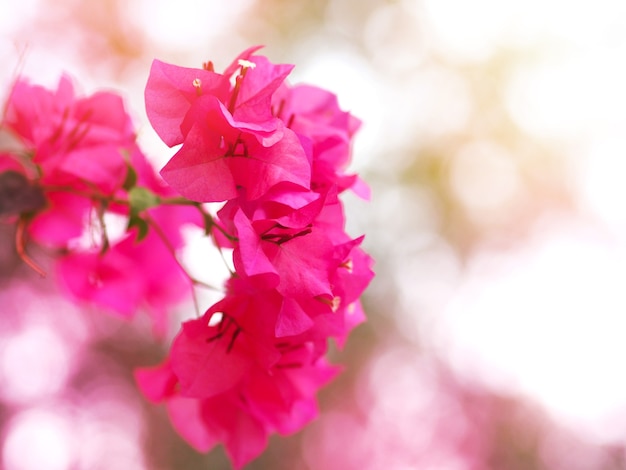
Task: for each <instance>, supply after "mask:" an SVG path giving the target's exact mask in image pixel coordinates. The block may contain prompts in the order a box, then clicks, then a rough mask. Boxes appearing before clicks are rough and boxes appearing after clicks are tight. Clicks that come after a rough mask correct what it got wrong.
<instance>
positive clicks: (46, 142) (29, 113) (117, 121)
mask: <svg viewBox="0 0 626 470" xmlns="http://www.w3.org/2000/svg"><path fill="white" fill-rule="evenodd" d="M5 124H6V126H7V127H8V128H9V129H11V130H12V131H13V132H15V133H16V134H17V136H19V137H20V138H21V139H23V142H24V144H25V145H26V147H27V148H29V149H30V150H32V152H33V161H34V163H36V164H37V165H39V167H40V169H41V175H42V176H41V181H42V182H44V183H46V184H49V185H60V184H62V185H68V184H69V185H75V184H78V185H80V183H81V182H84V181H88V182H89V184H90V185H95V186H97V187H98V188H99V189H100V190H101V191H103V192H105V193H107V194H110V193H111V192H112V191H114V190H115V189H116V188H118V187H119V186H120V185H121V184H122V182H123V181H124V178H125V175H126V162H125V153H124V152H125V151H126V150H125V149H130V148H131V147H132V146H133V144H134V140H135V133H134V130H133V126H132V123H131V120H130V118H129V116H128V114H127V113H126V111H125V109H124V104H123V102H122V99H121V97H120V96H118V95H116V94H114V93H109V92H98V93H95V94H93V95H91V96H88V97H84V98H79V97H76V96H75V94H74V88H73V86H72V83H71V81H70V79H69V78H68V77H66V76H64V77H62V78H61V80H60V81H59V84H58V87H57V89H56V90H54V91H51V90H47V89H45V88H43V87H40V86H38V85H30V84H29V83H27V82H26V81H23V80H20V81H18V82H17V83H16V84H15V86H14V88H13V90H12V93H11V95H10V97H9V101H8V103H7V112H6V116H5Z"/></svg>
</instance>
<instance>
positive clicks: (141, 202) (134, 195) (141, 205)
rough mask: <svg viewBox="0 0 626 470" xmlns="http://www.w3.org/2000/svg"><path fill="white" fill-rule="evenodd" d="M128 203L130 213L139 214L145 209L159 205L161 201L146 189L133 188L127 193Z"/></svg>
mask: <svg viewBox="0 0 626 470" xmlns="http://www.w3.org/2000/svg"><path fill="white" fill-rule="evenodd" d="M128 202H129V203H130V211H131V213H133V212H134V213H135V214H139V213H140V212H143V211H145V210H146V209H150V208H151V207H156V206H158V205H159V204H160V203H161V199H160V198H159V196H158V195H157V194H154V193H153V192H152V191H150V190H149V189H148V188H143V187H140V186H135V187H133V188H131V190H130V191H128Z"/></svg>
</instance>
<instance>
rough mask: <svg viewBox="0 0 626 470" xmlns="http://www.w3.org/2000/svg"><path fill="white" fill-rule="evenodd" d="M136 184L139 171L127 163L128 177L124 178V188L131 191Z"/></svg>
mask: <svg viewBox="0 0 626 470" xmlns="http://www.w3.org/2000/svg"><path fill="white" fill-rule="evenodd" d="M136 184H137V172H136V171H135V169H134V168H133V167H132V166H131V165H130V164H129V163H126V178H125V179H124V183H123V184H122V188H124V189H125V190H126V191H128V192H130V190H131V189H133V188H134V187H135V185H136Z"/></svg>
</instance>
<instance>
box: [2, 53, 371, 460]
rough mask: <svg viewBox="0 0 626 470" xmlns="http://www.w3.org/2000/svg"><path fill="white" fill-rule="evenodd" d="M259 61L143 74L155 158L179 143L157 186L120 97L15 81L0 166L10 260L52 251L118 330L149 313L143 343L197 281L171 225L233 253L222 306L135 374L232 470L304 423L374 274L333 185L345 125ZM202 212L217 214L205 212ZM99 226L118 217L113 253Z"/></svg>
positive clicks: (346, 147) (183, 428)
mask: <svg viewBox="0 0 626 470" xmlns="http://www.w3.org/2000/svg"><path fill="white" fill-rule="evenodd" d="M258 49H259V48H258V47H254V48H250V49H248V50H246V51H244V52H243V53H242V54H240V55H239V57H237V58H236V59H235V60H234V61H233V62H232V64H231V65H229V66H228V67H227V68H226V70H225V71H224V72H223V73H217V72H215V70H214V67H213V64H212V63H211V62H208V63H206V64H204V66H203V68H201V69H196V68H184V67H179V66H175V65H170V64H166V63H163V62H160V61H157V60H155V61H154V63H153V65H152V68H151V71H150V76H149V79H148V83H147V86H146V91H145V99H146V109H147V114H148V118H149V120H150V123H151V124H152V126H153V127H154V129H155V130H156V132H157V134H158V135H159V136H160V137H161V139H162V140H163V141H164V142H165V143H166V144H167V145H168V146H170V147H173V146H179V145H180V148H179V149H178V151H177V152H176V154H175V155H174V156H173V157H172V158H171V159H170V161H169V162H168V163H167V164H166V165H165V167H164V168H163V169H162V170H161V176H162V178H163V180H164V181H165V183H167V184H163V182H162V181H161V180H160V179H159V178H158V177H157V175H156V174H155V173H154V171H153V170H152V168H151V167H150V165H149V164H148V162H147V160H146V158H145V157H144V156H143V154H142V153H141V151H140V150H139V148H138V147H137V145H136V143H135V135H134V131H133V128H132V124H131V121H130V119H129V117H128V115H127V113H126V112H125V110H124V108H123V104H122V102H121V100H120V98H119V97H118V96H117V95H114V94H112V93H97V94H95V95H93V96H91V97H88V98H76V97H75V96H74V93H73V90H72V86H71V84H70V82H69V80H68V79H66V78H63V79H62V80H61V82H60V84H59V87H58V89H57V90H56V91H48V90H45V89H43V88H41V87H38V86H32V85H30V84H28V83H27V82H22V81H20V82H18V83H17V84H16V86H15V87H14V90H13V93H12V94H11V97H10V99H9V102H8V105H7V111H6V116H5V118H4V122H3V127H5V128H6V129H8V130H10V131H12V133H13V134H14V136H15V137H16V139H17V140H18V141H19V143H20V145H19V147H20V151H11V152H5V153H3V154H0V216H3V217H5V218H9V219H12V220H15V221H17V224H18V226H19V227H20V229H19V230H18V231H17V247H18V252H19V253H20V255H21V256H22V258H23V259H24V260H25V261H26V262H28V263H29V264H30V265H31V266H33V267H34V268H35V269H40V268H38V266H37V265H36V263H35V262H34V261H33V260H32V259H31V258H30V257H29V256H28V255H27V254H26V251H25V249H24V243H25V240H26V238H27V237H30V238H32V239H34V240H35V241H37V242H39V243H41V244H44V245H48V246H53V247H55V248H57V249H58V253H59V258H58V261H57V273H58V276H59V278H60V279H61V280H62V282H63V283H64V285H65V286H67V288H68V290H69V292H71V293H72V294H73V295H74V296H75V297H77V298H79V299H82V300H88V301H91V302H95V303H98V304H100V305H102V306H105V307H108V308H109V309H112V310H114V311H117V312H119V313H121V314H123V315H127V316H129V315H131V314H133V313H134V312H135V311H136V310H137V309H138V308H139V307H145V308H146V309H147V310H148V311H149V312H150V313H151V314H152V317H153V319H154V325H155V332H156V333H157V334H163V333H164V332H165V330H166V325H167V322H166V320H167V316H166V313H167V311H168V309H169V307H170V306H171V305H173V304H174V303H175V302H177V301H179V300H181V299H182V298H183V297H185V293H189V292H190V291H191V290H192V288H193V287H194V285H195V284H196V283H197V281H195V280H194V279H193V278H191V277H190V276H189V275H188V274H187V273H186V271H185V270H184V268H183V267H182V266H181V264H180V263H179V261H178V259H177V253H178V252H179V250H180V249H182V248H183V245H184V239H183V237H182V236H181V232H180V230H181V227H182V226H183V225H184V224H195V225H197V226H200V227H202V228H203V229H204V231H205V233H206V235H207V237H210V238H211V239H212V240H213V242H214V243H215V245H216V247H217V249H220V250H224V251H228V252H231V251H232V263H231V265H232V267H231V268H230V269H231V276H230V278H229V279H227V281H226V282H225V286H224V297H223V298H222V299H221V300H220V301H218V302H217V303H216V304H215V305H213V306H211V307H209V308H208V310H207V311H206V312H205V313H204V314H203V315H201V316H198V318H195V319H193V320H190V321H187V322H185V323H184V324H183V325H182V328H181V331H180V332H179V333H178V334H177V336H176V337H175V339H174V341H173V343H172V346H171V349H170V352H169V355H168V357H167V359H166V360H165V361H164V362H163V363H162V364H161V365H159V366H156V367H151V368H144V369H140V370H138V371H137V372H136V378H137V382H138V385H139V387H140V389H141V390H142V391H143V393H144V394H145V395H146V396H147V397H148V398H149V399H150V400H152V401H155V402H165V403H166V404H167V408H168V410H169V413H170V416H171V420H172V422H173V424H174V426H175V427H176V429H177V430H178V431H179V433H180V434H181V435H182V436H183V437H184V438H185V439H186V440H187V441H188V442H189V443H190V444H191V445H192V446H194V447H195V448H197V449H198V450H200V451H206V450H209V449H210V448H212V447H213V446H215V445H216V444H218V443H222V444H223V445H224V446H225V448H226V451H227V453H228V455H229V456H230V458H231V460H232V462H233V465H234V466H235V467H236V468H239V467H241V466H243V465H245V464H246V463H247V462H249V461H250V460H251V459H253V458H255V457H256V456H258V455H259V454H260V453H261V452H262V451H263V449H264V448H265V447H266V445H267V440H268V437H269V435H270V434H272V433H280V434H288V433H292V432H295V431H297V430H299V429H301V428H302V427H303V426H304V425H305V424H306V423H307V422H309V421H310V420H311V419H313V418H314V417H315V416H316V415H317V413H318V411H317V406H316V400H315V395H316V392H317V391H318V389H319V388H320V387H321V386H323V385H324V384H326V383H327V382H329V381H330V380H331V379H332V378H333V377H334V376H335V375H336V374H337V372H338V370H339V369H338V367H337V366H332V365H330V364H329V363H328V362H327V361H326V359H325V355H326V352H327V347H328V339H329V338H334V339H335V340H336V342H337V343H338V345H339V346H341V345H343V343H344V342H345V339H346V337H347V335H348V334H349V333H350V331H351V330H352V328H354V327H355V326H356V325H357V324H359V323H360V322H362V321H363V320H364V314H363V311H362V308H361V305H360V302H359V297H360V296H361V294H362V292H363V290H364V289H365V288H366V286H367V285H368V283H369V282H370V280H371V279H372V277H373V272H372V271H371V264H372V260H371V258H370V257H369V256H368V255H367V254H366V253H365V252H364V251H363V250H362V249H361V248H360V245H361V242H362V239H363V237H358V238H352V237H350V236H349V235H348V234H347V233H346V232H345V228H344V225H345V218H344V212H343V206H342V203H341V201H340V199H339V195H340V194H341V193H342V192H343V191H345V190H348V189H351V190H353V191H355V192H356V193H357V194H358V195H360V196H363V197H368V192H367V187H366V185H365V184H364V183H363V182H362V181H360V180H359V179H358V177H357V176H356V175H352V174H347V173H346V172H345V169H346V166H347V165H348V163H349V159H350V148H351V140H352V137H353V135H354V133H355V132H356V131H357V129H358V127H359V125H360V123H359V121H358V120H357V119H356V118H354V117H353V116H351V115H350V114H349V113H347V112H344V111H342V110H341V109H340V108H339V106H338V102H337V99H336V97H335V96H334V95H332V94H331V93H329V92H327V91H325V90H322V89H319V88H316V87H312V86H290V85H288V84H287V83H286V81H285V80H286V78H287V76H288V75H289V73H290V72H291V70H292V68H293V66H291V65H276V64H272V63H271V62H270V61H269V60H268V59H267V58H266V57H263V56H261V55H257V54H256V52H257V50H258ZM205 203H222V205H221V206H220V209H219V210H217V211H216V212H215V211H214V212H213V213H211V212H210V211H209V206H208V205H207V204H205ZM211 207H214V205H211ZM111 215H116V216H118V217H119V216H121V217H122V218H123V219H124V220H125V221H126V230H125V231H124V232H123V234H122V235H120V236H119V237H118V238H117V239H115V240H112V239H110V237H109V236H108V233H107V222H106V221H107V217H110V216H111ZM94 227H95V229H94ZM94 232H96V233H95V234H94ZM85 238H88V239H89V242H88V243H85V242H84V239H85ZM77 240H83V242H82V243H78V242H77Z"/></svg>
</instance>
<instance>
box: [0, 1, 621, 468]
mask: <svg viewBox="0 0 626 470" xmlns="http://www.w3.org/2000/svg"><path fill="white" fill-rule="evenodd" d="M253 44H264V45H265V46H266V48H265V49H264V50H263V53H264V54H265V55H267V56H268V57H269V58H270V59H271V60H272V61H273V62H277V63H280V62H285V63H293V64H296V68H295V70H294V72H293V74H292V77H291V81H292V82H293V83H297V82H308V83H311V84H315V85H318V86H322V87H325V88H327V89H329V90H331V91H333V92H335V93H336V94H337V95H338V96H339V100H340V103H341V105H342V107H343V108H344V109H347V110H350V111H352V112H353V113H354V114H355V115H356V116H358V117H359V118H361V119H362V120H363V121H364V125H363V127H362V129H361V131H360V132H359V135H358V136H357V139H356V143H355V146H354V161H353V169H354V171H358V172H360V173H361V175H362V176H363V178H364V179H365V180H366V181H367V182H368V183H369V184H370V185H371V187H372V190H373V199H372V201H371V203H366V202H364V201H361V200H359V199H357V198H356V197H353V196H351V195H347V196H346V198H345V202H346V204H347V205H348V210H347V214H348V225H349V232H350V233H351V234H352V235H354V236H357V235H360V234H362V233H365V234H366V239H365V247H366V249H367V251H369V252H370V253H371V254H372V255H373V257H374V258H375V260H376V265H375V271H376V273H377V277H376V278H375V280H374V282H373V283H372V285H371V287H370V288H369V289H368V291H367V292H366V294H365V296H364V303H365V308H366V311H367V312H368V314H369V322H368V323H367V324H364V325H362V326H360V327H359V328H357V329H356V330H355V332H354V333H353V335H352V336H351V338H350V340H349V342H348V345H347V347H346V348H345V350H343V351H341V352H336V353H334V355H333V358H334V361H336V362H340V363H343V364H345V366H346V371H345V373H344V374H343V375H342V376H341V377H339V378H338V379H337V380H336V381H335V382H334V383H333V384H331V385H330V386H328V387H327V388H326V389H324V390H323V392H322V393H321V396H320V400H321V407H322V414H321V416H320V418H319V419H318V420H317V421H316V422H314V423H313V424H312V425H310V426H309V427H308V428H306V429H305V430H304V431H303V432H301V433H299V434H297V435H295V436H291V437H288V438H283V437H275V438H273V439H272V440H271V445H270V447H269V449H268V451H267V452H266V453H265V454H264V455H263V456H262V457H261V458H259V459H257V460H256V461H255V462H253V463H252V464H250V465H249V466H248V467H247V468H248V469H249V470H253V469H308V470H322V469H331V470H334V469H357V468H358V469H359V470H378V469H383V468H384V469H390V470H411V469H420V470H526V469H528V470H534V469H546V470H556V469H563V470H578V469H580V470H588V469H593V470H595V469H599V470H613V469H626V447H625V445H626V378H625V377H624V364H625V358H626V341H625V340H624V337H625V335H626V289H625V288H624V285H625V284H626V211H625V210H624V202H623V201H624V200H626V184H624V176H625V175H626V162H625V159H624V157H625V156H626V132H625V131H626V3H625V2H623V1H621V0H597V1H595V2H589V1H566V0H541V1H540V0H526V1H524V2H514V1H502V0H474V1H472V2H467V1H464V0H387V1H382V0H313V1H304V0H297V1H296V0H289V1H288V0H229V2H220V1H217V0H214V1H211V0H205V1H202V0H178V1H176V2H173V1H169V0H98V1H92V2H84V1H81V0H21V1H19V2H14V1H12V0H0V63H1V64H2V67H0V86H1V89H2V90H3V93H6V91H7V89H8V86H9V84H10V83H11V81H12V80H13V79H14V77H15V76H16V74H18V73H22V74H24V75H26V76H28V77H30V79H31V80H32V81H34V82H38V83H42V84H46V85H48V86H54V85H55V84H56V82H57V80H58V77H59V76H60V74H61V73H62V72H67V73H69V74H70V75H71V76H73V77H75V78H76V81H77V83H79V84H80V85H81V86H82V90H83V91H84V92H85V93H91V92H93V91H94V90H96V89H101V88H115V89H118V90H121V91H122V92H123V94H124V95H125V97H126V98H127V100H128V104H129V108H130V109H131V112H132V114H133V115H134V117H135V120H136V123H137V126H138V128H139V139H140V142H141V144H142V145H143V147H144V149H145V150H146V152H147V153H148V154H149V155H150V156H151V158H153V159H154V161H155V164H156V165H158V166H159V167H160V166H161V165H162V164H163V163H164V162H165V161H166V160H167V158H168V157H169V156H170V155H171V150H169V149H167V148H166V147H165V146H164V145H163V144H162V143H161V142H160V141H159V139H158V138H157V137H156V136H155V135H154V133H153V132H152V131H151V129H150V128H149V126H148V124H147V119H146V117H145V111H144V108H143V87H144V85H145V82H146V79H147V76H148V71H149V67H150V63H151V61H152V59H153V58H159V59H161V60H163V61H168V62H173V63H176V64H178V65H184V66H190V67H199V66H200V65H201V64H202V62H204V61H207V60H209V59H211V60H213V61H214V63H215V64H216V68H217V70H221V69H223V68H224V67H225V66H226V65H227V64H228V63H229V62H230V60H231V59H232V58H233V57H234V56H235V55H236V54H237V53H239V52H240V51H241V50H243V49H245V48H247V47H248V46H250V45H253ZM12 237H13V228H12V227H6V226H2V227H1V231H0V458H1V463H0V467H1V468H5V469H7V470H16V469H20V470H31V469H32V470H35V469H37V470H40V469H48V470H63V469H90V470H91V469H112V468H115V469H118V468H119V469H125V470H135V469H159V470H161V469H162V470H169V469H190V470H193V469H209V468H210V469H227V468H228V463H227V460H226V458H225V456H224V453H223V451H222V449H221V448H219V449H216V450H215V451H213V452H211V453H210V454H208V455H199V454H197V453H195V452H194V451H193V450H192V449H190V448H189V447H188V446H187V445H186V444H185V443H184V442H183V441H182V439H180V438H179V437H177V435H176V434H175V433H174V432H173V430H172V429H171V427H170V425H169V421H168V419H167V416H166V413H165V410H164V409H163V408H162V407H156V406H152V405H150V404H148V403H147V402H146V401H145V400H143V398H142V397H141V396H140V395H139V394H138V392H137V390H136V388H135V385H134V383H133V380H132V369H133V368H134V367H136V366H140V365H151V364H156V363H157V362H159V361H160V360H161V359H162V358H163V357H164V356H165V352H166V350H167V347H168V344H169V339H167V340H165V341H163V342H162V343H160V344H159V343H155V342H154V341H153V340H152V337H151V336H150V335H149V334H148V333H147V332H148V331H149V325H148V324H147V320H145V318H142V317H138V318H137V320H136V321H134V322H132V323H126V322H123V321H122V320H120V319H118V318H116V317H114V316H109V315H103V314H102V312H97V311H95V310H87V311H85V310H84V309H80V310H79V309H78V308H77V307H76V306H74V305H71V304H69V303H68V302H67V301H65V300H63V298H62V297H61V296H59V295H58V293H57V292H56V290H55V289H56V288H55V284H54V282H53V281H52V280H48V281H42V280H40V279H39V278H37V276H36V275H35V274H34V273H31V272H30V271H29V269H28V268H27V267H26V266H23V265H22V264H21V262H20V261H19V259H18V258H17V257H16V255H15V252H14V248H13V241H12ZM35 253H36V252H35ZM44 255H45V254H40V256H39V258H38V260H42V258H43V261H41V262H42V264H45V256H44ZM211 263H212V262H208V258H207V263H206V266H201V267H200V268H199V269H203V270H205V271H206V270H211V266H212V264H211ZM205 300H206V301H207V302H208V300H207V299H205ZM205 306H208V304H207V305H205ZM192 312H193V308H192V307H191V306H190V305H187V306H184V308H181V309H180V312H178V315H179V317H180V318H181V319H182V318H185V317H190V316H191V315H192ZM174 333H175V330H173V331H172V334H174Z"/></svg>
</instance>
